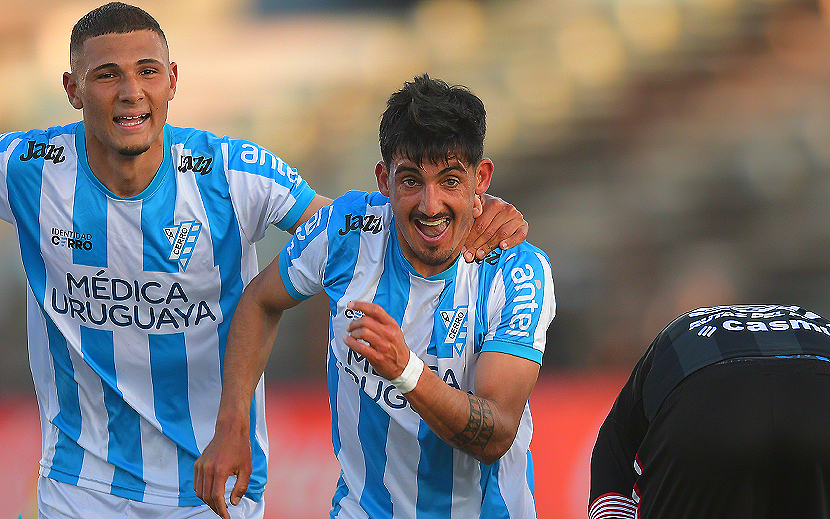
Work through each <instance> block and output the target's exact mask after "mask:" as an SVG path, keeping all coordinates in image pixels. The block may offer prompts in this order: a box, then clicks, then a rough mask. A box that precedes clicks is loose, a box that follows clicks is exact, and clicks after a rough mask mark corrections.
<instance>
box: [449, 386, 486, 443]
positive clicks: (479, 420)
mask: <svg viewBox="0 0 830 519" xmlns="http://www.w3.org/2000/svg"><path fill="white" fill-rule="evenodd" d="M467 398H468V399H469V401H470V417H469V419H468V420H467V425H466V426H465V427H464V430H463V431H461V432H460V433H458V434H456V435H455V436H453V437H452V438H451V439H450V442H452V444H453V445H455V446H457V447H458V448H460V449H467V450H476V451H479V452H480V451H483V450H484V448H485V447H487V443H488V442H489V441H490V438H491V437H492V436H493V429H494V427H495V422H494V420H493V411H492V409H490V404H489V403H488V402H487V401H486V400H484V399H481V398H478V397H477V396H475V395H470V394H468V395H467Z"/></svg>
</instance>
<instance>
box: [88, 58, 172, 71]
mask: <svg viewBox="0 0 830 519" xmlns="http://www.w3.org/2000/svg"><path fill="white" fill-rule="evenodd" d="M135 64H136V65H164V64H163V63H162V62H161V61H159V60H157V59H155V58H142V59H140V60H138V61H136V62H135ZM111 68H121V67H120V66H119V65H118V64H117V63H113V62H109V63H102V64H100V65H98V66H97V67H95V68H94V69H91V70H90V72H97V71H99V70H106V69H111Z"/></svg>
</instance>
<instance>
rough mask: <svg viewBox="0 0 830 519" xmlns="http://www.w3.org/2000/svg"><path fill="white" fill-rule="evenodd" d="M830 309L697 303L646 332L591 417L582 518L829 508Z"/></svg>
mask: <svg viewBox="0 0 830 519" xmlns="http://www.w3.org/2000/svg"><path fill="white" fill-rule="evenodd" d="M829 397H830V321H828V320H827V319H825V318H823V317H821V316H819V315H817V314H815V313H813V312H810V311H808V310H805V309H803V308H799V307H796V306H782V305H732V306H717V307H710V308H699V309H697V310H694V311H691V312H687V313H685V314H683V315H681V316H680V317H678V318H676V319H675V320H674V321H672V322H671V323H670V324H669V325H667V326H666V328H665V329H663V331H662V332H660V334H659V335H658V336H657V337H656V338H655V339H654V342H652V343H651V346H650V347H649V348H648V350H647V351H646V352H645V354H644V355H643V357H642V358H641V359H640V361H639V362H638V363H637V365H636V367H635V368H634V370H633V371H632V373H631V377H630V378H629V380H628V382H627V383H626V384H625V386H624V387H623V388H622V390H621V391H620V394H619V396H618V397H617V400H616V401H615V402H614V406H613V407H612V409H611V411H610V412H609V413H608V417H607V418H606V420H605V422H604V423H603V424H602V427H601V428H600V431H599V434H598V436H597V440H596V444H595V446H594V451H593V455H592V458H591V490H590V497H589V503H590V504H589V513H588V515H589V517H590V519H635V518H643V519H651V518H661V519H662V518H665V517H671V518H672V519H698V518H703V517H705V518H707V519H744V518H745V519H778V518H781V517H809V518H810V519H828V518H830V413H828V412H827V409H826V406H827V400H828V398H829Z"/></svg>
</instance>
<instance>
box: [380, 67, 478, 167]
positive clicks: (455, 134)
mask: <svg viewBox="0 0 830 519" xmlns="http://www.w3.org/2000/svg"><path fill="white" fill-rule="evenodd" d="M485 115H486V112H485V110H484V103H483V102H482V101H481V99H479V98H478V97H476V96H475V95H474V94H473V93H472V92H470V90H469V89H467V87H464V86H460V85H458V86H449V85H447V83H445V82H443V81H441V80H439V79H430V77H429V75H427V74H423V75H421V76H416V77H415V79H414V80H413V81H411V82H406V83H404V85H403V88H401V89H400V90H398V91H397V92H395V93H394V94H392V96H391V97H389V100H388V101H387V102H386V111H384V112H383V116H382V117H381V121H380V153H381V156H382V157H383V161H384V163H385V164H386V166H387V168H389V167H390V166H391V164H392V157H393V155H396V154H398V155H400V156H402V157H406V158H407V159H409V160H411V161H412V162H414V163H416V164H417V165H418V166H422V165H423V162H424V161H428V162H431V163H434V164H441V163H444V162H447V161H448V160H449V159H450V158H453V157H455V158H456V159H459V160H464V161H466V162H467V163H468V164H471V165H473V166H476V165H478V163H479V162H480V161H481V159H482V157H483V156H484V133H485V130H486V124H485Z"/></svg>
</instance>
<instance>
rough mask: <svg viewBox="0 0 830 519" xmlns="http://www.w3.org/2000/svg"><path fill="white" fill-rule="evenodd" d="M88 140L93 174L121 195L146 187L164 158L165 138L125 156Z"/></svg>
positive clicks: (131, 195)
mask: <svg viewBox="0 0 830 519" xmlns="http://www.w3.org/2000/svg"><path fill="white" fill-rule="evenodd" d="M100 148H101V147H100V146H96V145H95V144H94V143H90V141H89V139H87V149H86V151H87V161H88V163H89V168H90V169H91V170H92V174H93V175H95V178H97V179H98V180H99V181H100V182H101V183H102V184H103V185H104V186H105V187H106V188H107V189H109V190H110V191H112V192H113V193H114V194H115V195H117V196H120V197H122V198H130V197H133V196H136V195H138V194H140V193H141V192H142V191H144V190H145V189H147V186H149V185H150V183H151V182H152V181H153V178H155V176H156V173H157V172H158V170H159V167H161V163H162V161H163V160H164V138H163V137H162V138H161V139H160V140H159V141H157V142H154V143H153V144H152V145H151V146H150V149H148V150H147V151H145V152H143V153H140V154H138V155H122V154H120V153H118V152H116V151H114V150H109V149H108V150H102V149H100Z"/></svg>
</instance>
